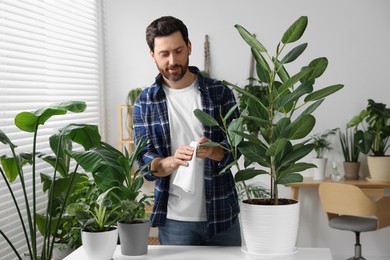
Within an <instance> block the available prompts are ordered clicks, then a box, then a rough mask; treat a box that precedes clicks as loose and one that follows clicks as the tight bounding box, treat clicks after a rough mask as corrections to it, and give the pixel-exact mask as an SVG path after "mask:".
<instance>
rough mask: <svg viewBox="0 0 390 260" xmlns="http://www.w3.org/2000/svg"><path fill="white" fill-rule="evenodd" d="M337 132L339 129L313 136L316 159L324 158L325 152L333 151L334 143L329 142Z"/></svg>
mask: <svg viewBox="0 0 390 260" xmlns="http://www.w3.org/2000/svg"><path fill="white" fill-rule="evenodd" d="M336 132H337V128H334V129H328V130H326V131H324V132H323V133H320V134H315V135H313V136H311V142H312V143H313V144H314V151H315V152H316V158H324V156H325V152H327V151H330V150H332V146H331V144H332V143H331V142H330V141H329V137H330V136H332V135H335V134H336Z"/></svg>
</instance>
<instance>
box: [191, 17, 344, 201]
mask: <svg viewBox="0 0 390 260" xmlns="http://www.w3.org/2000/svg"><path fill="white" fill-rule="evenodd" d="M307 24H308V18H307V17H306V16H302V17H300V18H299V19H298V20H296V21H295V22H294V23H293V24H292V25H291V26H290V27H289V28H288V29H287V31H286V32H285V33H284V34H283V37H282V39H281V41H280V42H279V43H278V44H277V46H276V51H275V54H274V55H271V54H270V53H269V52H268V51H267V49H266V48H265V47H264V46H263V44H261V43H260V42H259V41H258V40H257V39H256V38H255V37H254V36H253V34H252V33H249V32H248V31H247V30H246V29H245V28H244V27H242V26H241V25H235V28H236V29H237V30H238V32H239V33H240V35H241V37H242V38H243V39H244V40H245V42H246V43H247V44H248V45H249V46H250V48H251V52H252V55H253V57H254V58H255V61H256V72H257V77H258V78H259V79H260V81H262V82H263V83H265V85H266V87H265V88H264V90H265V96H264V98H258V97H256V96H254V95H252V94H251V93H250V92H248V91H246V90H245V89H243V88H241V87H239V86H236V85H234V84H231V83H229V82H226V81H225V82H224V83H225V84H227V85H229V86H231V87H232V88H233V89H234V90H236V91H237V92H239V93H240V95H241V96H242V97H245V98H246V99H247V102H246V108H245V109H243V110H242V111H241V112H240V113H241V115H240V119H238V120H235V121H236V122H235V121H233V126H229V127H226V128H225V130H226V133H227V135H230V137H228V140H236V142H235V143H231V145H232V146H233V147H231V148H230V149H231V151H233V152H235V151H237V149H238V151H239V152H240V153H241V154H242V155H243V156H244V158H245V160H244V162H245V163H244V167H243V169H241V168H240V167H239V164H238V163H235V164H232V165H231V166H233V165H236V166H238V171H237V173H236V175H235V180H236V182H241V181H242V182H244V183H245V181H247V180H250V179H252V178H254V177H256V176H258V175H261V174H268V175H269V177H270V188H271V192H270V194H271V201H272V203H273V204H278V203H279V196H278V184H284V185H286V184H289V183H292V182H300V181H302V180H303V177H302V175H301V174H300V172H302V171H304V170H306V169H309V168H313V167H315V165H314V164H311V163H306V162H303V161H301V159H303V158H304V157H305V156H306V155H308V154H309V153H310V152H311V151H312V150H313V149H314V145H313V144H311V143H308V142H307V141H305V140H303V139H304V138H305V137H307V136H308V134H309V133H310V132H311V131H312V129H313V128H314V125H315V123H316V119H315V117H314V116H313V115H312V113H313V111H315V110H316V109H317V108H318V107H319V106H320V104H321V103H322V102H323V100H324V98H325V97H327V96H329V95H331V94H333V93H334V92H336V91H338V90H340V89H341V88H342V87H343V85H340V84H337V85H332V86H328V87H324V88H322V89H319V90H314V84H315V80H316V79H317V78H318V77H320V76H321V75H322V74H323V73H324V71H325V69H326V68H327V65H328V60H327V59H326V58H325V57H320V58H316V59H314V60H312V61H311V62H310V63H309V64H308V65H306V66H303V67H302V68H301V69H300V70H299V71H298V72H295V73H294V74H291V73H289V72H288V71H287V69H286V65H287V64H289V63H292V62H293V61H295V60H296V59H297V58H298V57H299V56H300V55H301V54H302V53H303V52H304V50H305V49H306V47H307V43H302V44H299V45H297V46H296V47H294V48H292V49H291V50H290V51H289V52H287V54H284V51H285V50H286V46H287V45H289V44H291V43H294V42H296V41H298V40H299V39H300V38H301V37H302V35H303V33H304V31H305V29H306V27H307ZM259 38H261V37H259ZM196 114H197V117H198V119H200V120H201V121H202V123H204V124H207V122H209V123H210V122H211V121H210V120H206V118H207V115H205V114H204V113H202V111H197V112H196ZM225 119H226V118H225ZM242 119H245V120H250V121H252V122H253V123H255V124H257V125H258V127H259V128H260V133H259V134H258V135H253V134H250V133H246V132H244V131H242V129H243V128H242V126H240V123H239V122H240V120H242ZM241 122H242V121H241ZM210 124H211V123H210ZM214 126H215V125H214ZM218 127H223V126H218ZM237 136H239V137H241V138H242V140H241V141H240V142H237V140H238V138H237ZM252 163H257V164H259V165H260V166H261V167H260V168H258V167H252V166H250V165H253V164H252Z"/></svg>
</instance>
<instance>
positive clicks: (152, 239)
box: [149, 237, 160, 245]
mask: <svg viewBox="0 0 390 260" xmlns="http://www.w3.org/2000/svg"><path fill="white" fill-rule="evenodd" d="M159 244H160V242H159V241H158V237H149V245H159Z"/></svg>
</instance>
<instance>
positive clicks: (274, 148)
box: [265, 138, 288, 156]
mask: <svg viewBox="0 0 390 260" xmlns="http://www.w3.org/2000/svg"><path fill="white" fill-rule="evenodd" d="M287 142H288V140H287V138H280V139H277V140H276V141H275V142H274V143H273V144H271V146H270V147H269V148H268V150H267V151H266V153H265V155H266V156H276V155H277V154H279V153H280V152H281V151H283V148H284V146H285V145H286V144H287Z"/></svg>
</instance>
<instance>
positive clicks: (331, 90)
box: [304, 84, 344, 102]
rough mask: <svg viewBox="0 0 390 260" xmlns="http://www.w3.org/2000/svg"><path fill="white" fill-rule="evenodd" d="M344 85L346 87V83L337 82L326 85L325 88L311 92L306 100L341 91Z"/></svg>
mask: <svg viewBox="0 0 390 260" xmlns="http://www.w3.org/2000/svg"><path fill="white" fill-rule="evenodd" d="M343 87H344V85H342V84H337V85H333V86H329V87H325V88H322V89H320V90H317V91H314V92H312V93H311V94H309V95H307V96H306V97H305V99H304V100H305V102H310V101H315V100H319V99H322V98H325V97H327V96H329V95H331V94H333V93H335V92H337V91H339V90H340V89H342V88H343Z"/></svg>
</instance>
